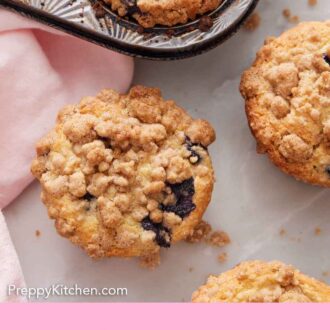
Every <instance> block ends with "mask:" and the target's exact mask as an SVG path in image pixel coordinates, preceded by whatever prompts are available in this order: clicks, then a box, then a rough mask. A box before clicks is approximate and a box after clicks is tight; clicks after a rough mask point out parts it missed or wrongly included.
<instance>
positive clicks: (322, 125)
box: [240, 22, 330, 187]
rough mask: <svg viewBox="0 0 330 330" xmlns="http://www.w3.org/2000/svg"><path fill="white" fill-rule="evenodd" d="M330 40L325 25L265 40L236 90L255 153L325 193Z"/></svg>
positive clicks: (329, 26) (329, 160)
mask: <svg viewBox="0 0 330 330" xmlns="http://www.w3.org/2000/svg"><path fill="white" fill-rule="evenodd" d="M329 35H330V22H310V23H302V24H299V25H298V26H297V27H295V28H293V29H291V30H289V31H287V32H285V33H284V34H283V35H281V36H280V37H279V38H277V39H274V38H271V39H269V40H268V41H267V42H266V44H265V46H264V47H263V48H261V50H260V51H259V52H258V54H257V58H256V61H255V62H254V64H253V66H252V67H251V68H250V69H249V70H247V71H246V72H245V73H244V74H243V76H242V80H241V86H240V90H241V93H242V95H243V97H244V98H245V101H246V114H247V117H248V121H249V125H250V128H251V131H252V133H253V135H254V136H255V138H256V140H257V144H258V151H259V152H261V153H267V154H268V156H269V158H270V159H271V160H272V161H273V162H274V164H275V165H276V166H278V167H279V168H280V169H282V170H283V171H284V172H286V173H288V174H290V175H293V176H294V177H295V178H296V179H299V180H303V181H305V182H308V183H311V184H316V185H321V186H324V187H330V167H329V166H330V121H329V119H330V112H329V107H330V92H329V91H330V60H329V61H328V57H329V56H330V37H329ZM329 59H330V57H329Z"/></svg>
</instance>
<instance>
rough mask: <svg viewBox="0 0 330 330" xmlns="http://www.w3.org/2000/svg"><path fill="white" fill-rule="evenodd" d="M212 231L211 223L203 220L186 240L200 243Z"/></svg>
mask: <svg viewBox="0 0 330 330" xmlns="http://www.w3.org/2000/svg"><path fill="white" fill-rule="evenodd" d="M211 231H212V227H211V225H210V224H208V223H207V222H206V221H204V220H202V221H201V222H200V223H199V224H198V225H197V227H196V228H195V229H194V231H193V232H192V233H191V234H190V235H189V236H188V237H187V238H186V241H187V242H188V243H200V242H202V241H205V240H206V238H207V236H208V235H209V234H210V233H211Z"/></svg>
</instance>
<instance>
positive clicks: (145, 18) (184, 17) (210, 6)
mask: <svg viewBox="0 0 330 330" xmlns="http://www.w3.org/2000/svg"><path fill="white" fill-rule="evenodd" d="M105 2H106V3H109V4H110V5H111V8H112V10H114V11H117V12H118V14H119V15H120V16H131V17H134V18H135V19H136V20H137V21H138V23H139V24H140V25H142V26H143V27H145V28H150V27H153V26H155V25H156V24H160V25H165V26H173V25H176V24H183V23H186V22H188V21H189V20H192V19H195V18H196V17H197V16H198V15H202V14H205V13H207V12H209V11H211V10H214V9H216V8H217V7H218V6H219V5H220V4H221V3H222V0H208V1H203V0H105Z"/></svg>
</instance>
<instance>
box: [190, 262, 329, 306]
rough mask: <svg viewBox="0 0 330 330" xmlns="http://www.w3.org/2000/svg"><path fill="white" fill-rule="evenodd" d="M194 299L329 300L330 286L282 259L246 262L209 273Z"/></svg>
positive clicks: (208, 300) (225, 300)
mask: <svg viewBox="0 0 330 330" xmlns="http://www.w3.org/2000/svg"><path fill="white" fill-rule="evenodd" d="M192 300H193V302H233V303H236V302H239V303H241V302H243V303H244V302H262V303H282V302H291V303H295V302H330V287H329V286H328V285H326V284H325V283H322V282H320V281H317V280H315V279H313V278H311V277H308V276H306V275H304V274H302V273H300V272H299V270H297V269H295V268H293V267H292V266H287V265H285V264H283V263H282V262H279V261H273V262H263V261H246V262H243V263H241V264H239V265H238V266H236V267H235V268H233V269H232V270H229V271H227V272H225V273H223V274H221V275H219V276H210V277H209V278H208V280H207V283H206V284H205V285H203V286H201V287H200V288H199V289H198V290H197V291H196V292H194V293H193V296H192Z"/></svg>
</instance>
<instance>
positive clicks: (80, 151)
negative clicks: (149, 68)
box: [32, 86, 215, 257]
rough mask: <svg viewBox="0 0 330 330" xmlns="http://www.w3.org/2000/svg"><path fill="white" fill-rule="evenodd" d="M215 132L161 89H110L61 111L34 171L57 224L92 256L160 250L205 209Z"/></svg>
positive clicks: (40, 145) (183, 234)
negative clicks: (166, 98)
mask: <svg viewBox="0 0 330 330" xmlns="http://www.w3.org/2000/svg"><path fill="white" fill-rule="evenodd" d="M214 139H215V133H214V130H213V128H212V127H211V126H210V124H209V123H207V122H206V121H203V120H193V119H191V117H189V116H188V115H187V114H186V113H185V111H184V110H182V109H181V108H179V107H178V106H177V105H175V103H174V102H173V101H164V100H163V99H162V98H161V94H160V92H159V90H157V89H151V88H144V87H142V86H137V87H134V88H133V89H131V91H130V92H129V94H128V95H119V94H117V93H116V92H114V91H111V90H104V91H102V92H101V93H100V94H99V95H98V96H97V97H96V98H91V97H87V98H84V99H83V100H82V101H81V103H80V104H79V105H76V106H69V107H66V108H65V109H63V110H62V111H61V112H60V114H59V115H58V119H57V125H56V128H55V129H54V130H53V131H52V132H51V133H49V134H48V135H47V136H46V137H45V138H43V139H42V140H41V141H40V142H39V143H38V146H37V158H36V159H35V160H34V162H33V164H32V172H33V174H34V175H35V176H36V177H37V178H38V179H39V180H40V182H41V184H42V188H43V197H42V198H43V201H44V203H45V204H46V205H47V207H48V211H49V215H50V216H51V217H52V218H54V219H56V227H57V229H58V231H59V232H60V233H61V234H62V235H64V236H67V237H70V239H71V240H72V241H73V242H75V243H77V244H79V245H81V246H83V247H85V248H86V250H87V252H88V253H89V254H90V255H92V256H96V257H98V256H104V255H107V254H115V255H116V254H124V255H125V254H129V255H144V254H150V253H151V254H155V253H156V252H158V251H159V248H160V247H169V246H170V244H171V241H172V240H174V241H175V240H179V239H182V238H184V237H186V236H187V234H188V233H189V230H188V229H189V228H190V226H192V227H194V226H195V225H196V224H197V223H198V222H199V220H200V217H201V216H202V214H203V212H204V211H205V208H206V206H207V204H208V202H209V200H210V194H211V191H212V186H213V170H212V165H211V161H210V158H209V155H208V151H207V147H208V146H209V145H210V144H211V143H212V142H213V141H214ZM188 141H189V143H188ZM196 158H197V159H198V161H196ZM127 250H130V252H127ZM109 251H110V252H109Z"/></svg>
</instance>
